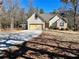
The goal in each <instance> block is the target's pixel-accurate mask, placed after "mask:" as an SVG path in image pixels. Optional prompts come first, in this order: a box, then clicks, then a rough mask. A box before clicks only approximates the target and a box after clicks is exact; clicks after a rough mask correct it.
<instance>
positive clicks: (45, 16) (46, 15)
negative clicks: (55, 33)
mask: <svg viewBox="0 0 79 59" xmlns="http://www.w3.org/2000/svg"><path fill="white" fill-rule="evenodd" d="M39 16H40V17H41V18H42V19H43V20H44V21H45V22H49V21H50V19H51V18H53V17H54V16H55V15H53V14H52V15H51V14H39Z"/></svg>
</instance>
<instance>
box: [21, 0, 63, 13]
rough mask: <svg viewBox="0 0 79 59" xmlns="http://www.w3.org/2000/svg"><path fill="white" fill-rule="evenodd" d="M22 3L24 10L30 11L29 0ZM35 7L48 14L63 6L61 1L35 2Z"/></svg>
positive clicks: (43, 0) (36, 0)
mask: <svg viewBox="0 0 79 59" xmlns="http://www.w3.org/2000/svg"><path fill="white" fill-rule="evenodd" d="M20 3H21V5H22V8H26V10H28V8H29V0H21V1H20ZM33 6H34V7H35V8H39V9H43V10H44V11H45V12H47V13H48V12H52V11H54V10H57V9H59V8H60V7H62V6H63V5H62V3H61V2H60V0H34V2H33Z"/></svg>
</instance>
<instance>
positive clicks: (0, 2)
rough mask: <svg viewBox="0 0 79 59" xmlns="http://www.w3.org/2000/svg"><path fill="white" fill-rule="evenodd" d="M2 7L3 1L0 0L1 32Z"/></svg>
mask: <svg viewBox="0 0 79 59" xmlns="http://www.w3.org/2000/svg"><path fill="white" fill-rule="evenodd" d="M2 5H3V1H2V0H0V31H1V28H2V25H1V20H2Z"/></svg>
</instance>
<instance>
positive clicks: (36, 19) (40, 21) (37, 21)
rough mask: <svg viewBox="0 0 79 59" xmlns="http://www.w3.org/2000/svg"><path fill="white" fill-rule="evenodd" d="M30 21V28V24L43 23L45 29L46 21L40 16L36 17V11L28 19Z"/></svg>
mask: <svg viewBox="0 0 79 59" xmlns="http://www.w3.org/2000/svg"><path fill="white" fill-rule="evenodd" d="M27 22H28V29H29V27H30V26H29V25H30V24H37V25H38V24H42V25H43V29H44V28H45V23H44V22H43V21H42V20H41V19H40V18H39V17H37V18H35V13H34V14H33V15H32V16H31V17H30V18H29V19H28V20H27Z"/></svg>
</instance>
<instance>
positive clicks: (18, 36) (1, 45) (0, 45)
mask: <svg viewBox="0 0 79 59" xmlns="http://www.w3.org/2000/svg"><path fill="white" fill-rule="evenodd" d="M41 33H42V31H37V30H35V31H29V30H24V31H21V32H18V33H12V32H10V33H0V50H4V49H7V48H8V47H10V44H21V43H23V42H24V41H28V40H31V39H32V38H34V37H38V36H39V35H40V34H41Z"/></svg>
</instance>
